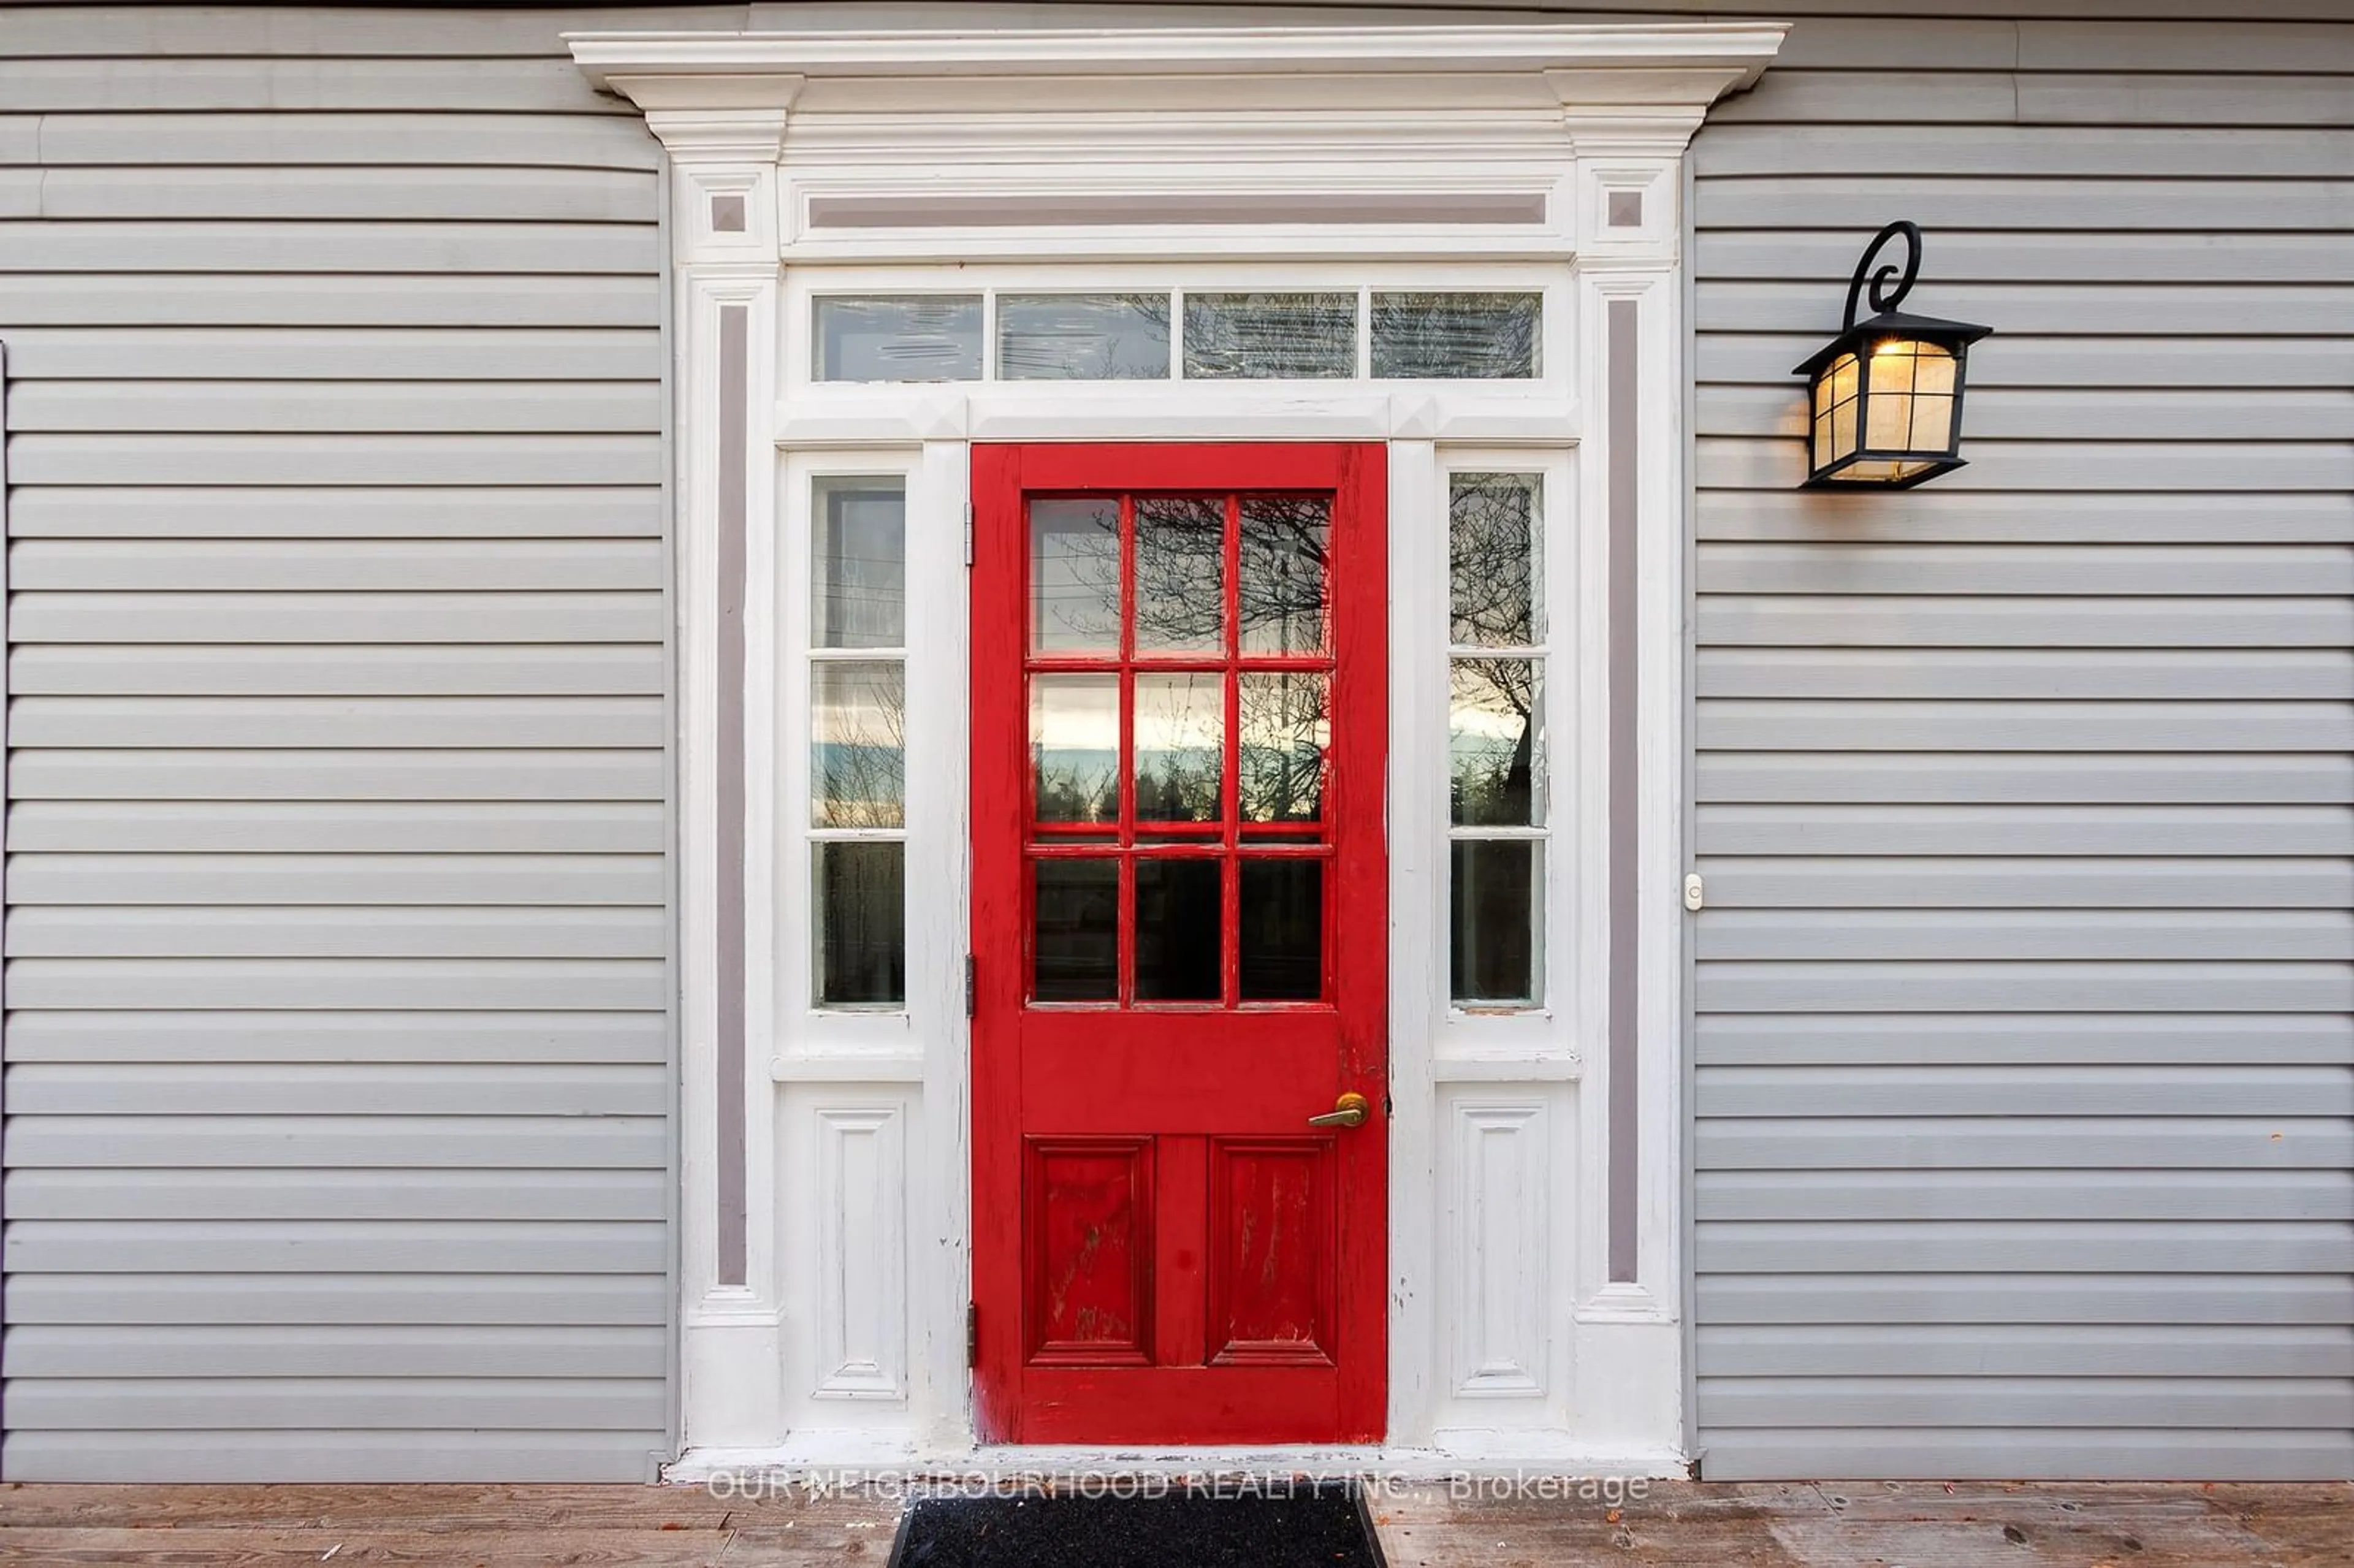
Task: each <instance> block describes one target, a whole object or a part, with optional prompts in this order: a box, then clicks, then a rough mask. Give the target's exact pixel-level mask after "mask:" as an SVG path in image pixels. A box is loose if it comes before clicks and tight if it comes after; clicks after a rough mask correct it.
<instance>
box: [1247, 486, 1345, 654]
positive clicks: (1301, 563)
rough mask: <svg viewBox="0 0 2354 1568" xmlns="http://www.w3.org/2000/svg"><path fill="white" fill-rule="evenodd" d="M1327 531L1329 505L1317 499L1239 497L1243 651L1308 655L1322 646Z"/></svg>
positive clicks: (1315, 496) (1306, 497)
mask: <svg viewBox="0 0 2354 1568" xmlns="http://www.w3.org/2000/svg"><path fill="white" fill-rule="evenodd" d="M1331 532H1332V503H1331V501H1330V500H1328V499H1326V498H1325V497H1323V496H1320V495H1298V496H1293V495H1247V496H1245V497H1244V498H1243V503H1242V577H1243V581H1242V618H1243V627H1242V642H1243V652H1246V653H1312V652H1317V651H1318V650H1320V649H1321V648H1322V647H1323V646H1324V572H1325V564H1326V559H1327V555H1326V552H1327V549H1328V546H1329V545H1330V543H1331Z"/></svg>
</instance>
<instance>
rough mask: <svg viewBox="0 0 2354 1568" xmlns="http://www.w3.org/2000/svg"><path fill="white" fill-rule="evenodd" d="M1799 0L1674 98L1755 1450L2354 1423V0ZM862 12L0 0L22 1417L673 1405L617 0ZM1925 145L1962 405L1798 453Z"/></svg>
mask: <svg viewBox="0 0 2354 1568" xmlns="http://www.w3.org/2000/svg"><path fill="white" fill-rule="evenodd" d="M1532 9H1535V7H1524V8H1522V10H1520V11H1519V12H1517V13H1514V12H1508V11H1503V10H1499V9H1493V8H1490V9H1486V10H1479V11H1475V10H1474V9H1473V8H1471V7H1449V6H1446V5H1425V6H1422V7H1419V8H1411V9H1410V8H1404V7H1389V8H1381V7H1373V6H1365V5H1338V6H1331V5H1328V6H1317V5H1306V6H1293V7H1288V8H1282V9H1276V8H1269V7H1251V8H1249V15H1251V16H1254V17H1256V18H1259V19H1266V20H1275V19H1292V18H1310V17H1322V18H1326V19H1341V18H1342V17H1344V16H1345V17H1346V18H1347V19H1351V20H1370V19H1378V20H1391V21H1413V20H1434V19H1441V18H1444V17H1448V16H1458V17H1459V16H1471V15H1481V16H1507V15H1521V16H1526V15H1527V14H1528V13H1529V11H1530V10H1532ZM1543 9H1545V10H1546V11H1547V12H1549V13H1550V14H1554V15H1564V16H1585V17H1588V18H1590V19H1591V18H1605V17H1618V18H1627V19H1634V18H1637V17H1639V16H1651V17H1657V16H1662V15H1669V16H1677V15H1688V14H1699V13H1701V12H1703V11H1707V12H1713V13H1717V14H1722V12H1723V7H1721V6H1713V5H1703V4H1702V0H1657V3H1655V4H1653V5H1649V6H1648V7H1646V6H1637V5H1625V6H1620V7H1617V8H1614V9H1608V10H1605V9H1602V8H1599V7H1593V6H1581V5H1552V6H1546V7H1543ZM1763 9H1765V10H1770V14H1772V15H1776V16H1796V17H1797V18H1798V22H1799V25H1798V26H1797V31H1796V32H1795V33H1794V34H1793V35H1792V37H1791V39H1790V42H1789V45H1788V47H1787V48H1786V49H1785V51H1784V54H1783V58H1782V61H1781V63H1780V64H1778V65H1777V66H1776V68H1775V69H1774V70H1773V71H1771V72H1769V73H1768V75H1767V77H1766V79H1765V83H1764V85H1763V86H1762V87H1761V88H1760V89H1759V90H1758V91H1757V92H1756V93H1755V94H1754V95H1753V96H1751V97H1750V98H1748V99H1746V100H1744V101H1738V102H1735V103H1732V104H1728V105H1726V106H1724V107H1723V109H1722V110H1720V111H1719V112H1718V114H1717V116H1716V117H1715V120H1714V121H1713V122H1712V124H1711V126H1710V127H1709V128H1708V129H1706V130H1705V131H1704V132H1702V136H1701V138H1700V141H1699V143H1697V146H1696V150H1695V160H1696V164H1697V168H1698V180H1697V185H1696V201H1697V219H1696V220H1697V225H1698V240H1697V243H1698V252H1697V257H1696V270H1697V272H1698V275H1699V282H1698V285H1697V289H1696V302H1697V309H1698V313H1699V325H1700V334H1699V338H1698V361H1697V369H1698V376H1699V380H1700V387H1699V391H1698V396H1697V408H1698V415H1699V422H1700V437H1699V441H1698V463H1699V482H1700V491H1699V494H1698V497H1697V503H1696V511H1695V518H1696V532H1697V535H1698V543H1697V546H1696V555H1695V571H1696V578H1697V582H1698V587H1699V593H1698V597H1697V602H1696V607H1695V609H1696V613H1697V626H1698V648H1697V652H1696V681H1697V686H1698V693H1699V697H1698V702H1697V706H1696V712H1695V715H1694V722H1695V726H1696V728H1695V734H1696V737H1697V745H1698V747H1699V750H1698V755H1697V759H1696V779H1697V793H1698V800H1699V804H1698V806H1697V810H1696V818H1695V832H1696V833H1697V840H1696V849H1697V852H1698V854H1699V857H1700V867H1701V869H1702V871H1703V872H1704V873H1705V874H1706V875H1707V878H1708V886H1709V901H1710V903H1709V909H1708V910H1707V912H1706V913H1704V914H1703V915H1702V916H1699V917H1698V919H1697V920H1696V922H1695V924H1694V927H1693V929H1694V933H1695V941H1696V944H1697V948H1698V961H1697V963H1696V967H1695V996H1696V1006H1697V1010H1698V1013H1697V1018H1696V1021H1695V1034H1694V1038H1695V1040H1696V1050H1697V1053H1698V1064H1697V1071H1696V1077H1695V1092H1696V1111H1697V1116H1696V1119H1695V1122H1694V1127H1693V1130H1694V1134H1695V1137H1694V1140H1693V1146H1692V1147H1693V1150H1694V1159H1695V1160H1696V1163H1697V1166H1698V1170H1697V1172H1696V1177H1695V1187H1694V1198H1695V1202H1696V1206H1697V1220H1696V1224H1695V1232H1694V1241H1695V1248H1696V1250H1695V1264H1696V1267H1697V1269H1698V1280H1697V1287H1696V1294H1695V1304H1696V1313H1697V1320H1698V1327H1697V1335H1696V1343H1697V1353H1698V1358H1699V1383H1698V1411H1697V1414H1698V1428H1697V1432H1696V1434H1695V1438H1694V1441H1695V1443H1696V1445H1698V1446H1701V1447H1702V1448H1703V1449H1704V1450H1705V1459H1704V1462H1705V1468H1706V1473H1708V1474H1710V1475H1712V1476H1719V1477H1739V1476H1756V1475H1772V1476H1790V1475H1815V1474H1829V1473H1845V1474H1850V1475H1859V1476H1862V1475H1895V1474H1931V1475H1961V1474H1970V1473H1978V1474H1997V1475H2031V1474H2108V1475H2156V1474H2166V1475H2179V1474H2203V1475H2216V1476H2221V1475H2264V1476H2282V1477H2285V1476H2301V1475H2338V1476H2342V1475H2347V1474H2349V1473H2354V1435H2349V1429H2354V1027H2349V1012H2354V981H2349V972H2354V971H2349V964H2354V723H2349V715H2350V714H2354V706H2349V703H2354V599H2349V594H2354V499H2349V492H2354V392H2349V388H2348V380H2349V358H2354V260H2349V259H2354V244H2349V240H2348V237H2347V231H2348V230H2349V227H2354V27H2349V26H2347V25H2345V24H2344V19H2343V18H2344V12H2343V7H2342V5H2339V4H2336V3H2334V0H2240V3H2235V4H2232V5H2229V6H2225V5H2221V4H2217V5H2205V6H2201V5H2192V4H2186V3H2177V0H2049V3H2044V4H2035V5H2028V4H2024V3H2023V0H1940V4H1938V5H1936V6H1935V10H1936V11H1937V12H1938V13H1939V16H1937V17H1936V18H1934V19H1922V20H1906V19H1902V18H1899V17H1897V16H1892V15H1888V14H1885V13H1890V12H1893V11H1895V10H1896V9H1897V7H1895V6H1893V5H1889V4H1887V3H1886V0H1880V4H1878V5H1876V6H1875V5H1873V4H1867V3H1865V0H1797V3H1795V4H1793V5H1787V6H1778V7H1771V8H1763ZM1875 9H1877V10H1878V11H1880V12H1881V13H1882V14H1881V15H1874V11H1875ZM2201 10H2204V11H2206V12H2208V13H2210V14H2212V15H2221V14H2222V13H2224V12H2227V11H2228V12H2229V14H2230V16H2231V18H2232V19H2231V20H2229V21H2199V20H2194V19H2188V18H2190V17H2192V16H2195V15H2196V14H2197V13H2199V12H2200V11H2201ZM854 14H856V8H855V7H853V6H849V5H754V6H750V7H746V6H741V5H738V6H733V7H704V8H684V7H682V8H675V9H655V10H641V11H636V12H630V13H611V12H607V13H570V14H567V13H564V12H560V11H546V10H539V11H481V12H467V11H450V12H436V13H429V14H419V13H404V12H398V11H393V10H376V9H345V10H331V9H312V8H292V7H289V8H282V9H274V10H255V9H234V8H232V9H199V8H195V7H187V8H177V7H149V8H140V7H111V6H84V5H75V6H58V7H39V6H29V7H20V8H7V9H0V339H5V343H6V345H7V352H8V355H9V371H10V375H11V376H12V377H13V378H15V381H16V387H15V392H14V396H13V398H12V402H11V420H12V429H13V433H12V436H11V440H10V444H9V449H8V456H9V461H10V464H11V474H10V478H11V482H12V483H13V484H14V485H15V486H16V488H15V489H14V491H13V493H12V496H11V512H10V526H11V530H12V534H13V536H14V543H13V546H12V555H11V568H12V571H13V573H14V578H13V583H12V587H13V588H14V589H15V592H16V599H15V601H14V609H13V614H12V620H11V631H12V633H13V639H14V646H13V647H12V649H11V662H10V680H11V685H10V690H11V693H12V694H13V698H14V703H15V707H14V719H13V724H14V727H13V732H12V734H11V736H10V738H11V741H12V743H13V745H14V747H16V750H15V753H14V756H13V759H12V767H11V770H10V782H11V801H12V816H11V820H10V834H9V840H8V842H9V848H10V850H11V851H12V853H13V856H14V859H13V861H12V865H11V877H10V883H9V891H10V895H11V899H12V906H11V908H10V910H9V916H8V926H7V935H8V952H9V955H10V969H9V974H8V979H9V993H8V1001H9V1003H10V1005H11V1006H12V1007H13V1008H14V1009H16V1011H15V1012H14V1013H13V1015H12V1017H11V1019H10V1028H9V1032H8V1036H7V1041H6V1051H7V1059H8V1063H9V1067H8V1079H7V1106H8V1110H9V1113H10V1117H11V1118H12V1119H11V1123H10V1126H9V1128H8V1134H9V1136H8V1139H7V1159H8V1162H9V1166H10V1170H9V1173H8V1187H7V1212H8V1214H9V1216H10V1228H9V1232H8V1236H7V1265H8V1268H9V1270H10V1275H9V1279H8V1290H7V1320H8V1325H9V1327H8V1330H7V1334H8V1337H7V1340H6V1347H5V1348H6V1363H7V1365H6V1370H7V1374H8V1377H9V1383H8V1386H7V1390H6V1393H7V1401H6V1420H7V1424H8V1426H9V1428H10V1431H9V1436H8V1437H7V1439H6V1446H5V1454H4V1455H0V1467H5V1473H6V1474H7V1475H8V1476H10V1477H12V1478H42V1477H71V1478H126V1479H159V1478H180V1477H270V1478H300V1477H321V1478H332V1477H344V1476H351V1477H374V1478H407V1477H429V1476H445V1475H465V1476H493V1477H504V1478H531V1477H541V1476H548V1477H559V1476H560V1477H567V1478H599V1477H612V1478H633V1477H637V1476H640V1475H642V1474H643V1473H644V1471H645V1466H646V1456H647V1454H648V1453H649V1452H650V1451H654V1450H659V1449H660V1448H661V1447H662V1446H663V1443H664V1442H665V1437H664V1435H663V1425H664V1421H665V1412H666V1391H665V1387H664V1382H663V1377H664V1369H665V1364H666V1363H665V1357H664V1340H663V1320H664V1315H665V1310H666V1308H665V1302H666V1298H667V1295H668V1291H669V1287H668V1285H667V1283H666V1280H665V1278H664V1275H663V1255H664V1237H663V1223H664V1221H663V1217H664V1215H665V1213H667V1211H668V1204H669V1199H668V1197H667V1191H668V1188H667V1183H666V1181H665V1178H664V1173H663V1158H664V1154H663V1150H664V1121H663V1118H664V1116H665V1114H666V1108H667V1106H668V1103H669V1102H668V1098H667V1093H666V1089H665V1074H666V1068H665V1065H664V1060H665V1057H664V1049H665V1047H664V1039H665V1024H666V1019H665V1012H664V1004H665V1001H666V999H667V997H668V995H669V994H670V991H669V985H668V981H667V979H666V975H665V971H664V953H665V950H666V937H665V931H666V928H667V927H666V919H665V910H664V908H663V886H664V878H663V850H664V838H663V807H662V802H663V796H664V790H665V779H667V777H668V766H669V764H668V758H667V757H666V755H665V753H664V750H663V734H664V726H663V709H662V692H663V631H664V627H665V626H666V624H667V619H666V615H665V612H664V608H663V599H662V583H663V565H662V563H663V549H664V545H663V538H662V533H661V530H662V527H663V521H662V509H661V503H660V495H659V492H658V481H659V437H658V430H659V428H660V418H661V409H660V383H659V375H660V366H661V347H660V344H659V343H658V341H657V323H658V321H659V319H660V308H661V306H660V291H659V284H658V280H657V277H656V245H657V234H656V229H655V226H654V225H655V216H656V205H655V187H654V175H653V168H654V151H653V147H652V143H651V142H650V141H649V140H648V139H647V138H646V136H645V134H644V132H643V131H642V128H641V127H640V126H639V125H637V124H636V122H634V120H633V118H632V117H631V116H629V115H628V114H626V113H621V112H617V111H614V109H613V108H612V106H610V105H607V104H604V103H601V102H600V101H598V100H597V99H595V98H594V97H593V96H592V95H590V94H589V93H588V92H587V91H586V90H585V89H583V88H582V87H581V85H580V83H579V81H578V77H577V75H576V74H575V73H574V72H573V70H572V69H571V67H570V66H569V64H568V63H567V62H566V61H565V60H564V59H563V58H562V53H561V48H560V46H559V45H558V44H557V34H558V33H559V32H560V31H562V30H563V29H564V28H566V27H568V26H711V27H736V26H746V25H751V26H793V25H811V24H817V23H822V22H826V21H829V20H841V19H844V18H848V17H850V16H854ZM873 15H876V16H887V18H888V20H889V22H890V23H891V24H892V25H921V24H923V23H924V22H926V21H927V20H929V21H931V22H935V23H938V22H945V21H947V20H949V19H951V18H955V19H959V20H971V19H1002V20H1011V21H1019V20H1023V19H1028V20H1033V21H1034V20H1038V19H1054V20H1080V19H1097V18H1106V17H1120V18H1126V19H1134V20H1139V21H1143V20H1151V19H1158V18H1166V19H1182V18H1183V17H1184V16H1193V17H1204V16H1222V17H1223V19H1228V20H1231V19H1233V17H1234V16H1235V15H1237V13H1236V12H1234V11H1227V12H1225V13H1219V12H1215V11H1213V10H1209V9H1207V8H1196V9H1194V10H1193V11H1191V12H1188V13H1180V12H1175V11H1153V10H1150V9H1148V8H1146V7H1141V6H1108V5H1093V6H1067V7H1056V8H1051V9H1050V8H1047V7H1042V6H1020V7H1013V8H1010V9H1002V8H984V7H980V6H957V7H953V8H950V7H948V6H945V5H941V6H935V7H931V8H929V9H925V8H921V7H910V6H905V5H900V6H892V7H888V8H886V10H885V11H884V12H881V13H874V14H873ZM2020 15H2025V16H2028V19H2025V20H2015V19H2012V18H2013V17H2014V16H2020ZM1898 216H1908V217H1914V218H1916V219H1918V220H1920V221H1921V222H1923V223H1924V224H1925V225H1926V226H1927V227H1928V228H1929V229H1930V248H1929V254H1928V267H1927V271H1926V274H1925V281H1924V283H1923V285H1922V289H1921V291H1920V292H1919V293H1918V294H1917V295H1916V296H1915V299H1914V304H1915V305H1916V306H1917V307H1918V308H1921V309H1924V310H1927V311H1930V312H1933V313H1945V314H1953V315H1959V316H1965V317H1969V318H1972V319H1976V320H1980V321H1985V322H1988V323H1992V324H1994V325H1995V326H1996V327H1997V328H1999V331H2000V333H2001V334H2002V335H2000V336H1999V337H1997V338H1995V339H1992V340H1990V341H1989V342H1988V344H1986V345H1985V347H1984V348H1983V349H1982V350H1981V351H1980V353H1979V355H1978V376H1977V382H1978V386H1979V387H1981V388H1982V389H1983V390H1982V391H1981V392H1979V393H1978V394H1977V395H1975V396H1974V397H1973V401H1972V406H1971V410H1970V420H1969V423H1970V429H1971V431H1972V438H1973V439H1972V441H1971V456H1972V457H1973V459H1974V460H1975V461H1974V464H1973V466H1972V467H1971V468H1969V469H1967V470H1965V471H1962V472H1961V473H1959V474H1956V475H1954V476H1952V477H1950V478H1948V479H1946V480H1944V481H1942V482H1939V483H1938V484H1937V485H1936V486H1935V487H1934V488H1933V489H1931V490H1928V491H1924V492H1919V493H1914V494H1912V495H1909V496H1903V497H1880V498H1873V499H1871V500H1867V501H1863V502H1860V503H1852V504H1845V505H1830V504H1826V503H1819V502H1813V501H1808V500H1806V499H1804V498H1801V497H1799V496H1797V495H1796V494H1794V493H1792V492H1791V491H1790V489H1789V485H1790V484H1791V483H1792V482H1793V481H1794V480H1795V479H1796V477H1797V446H1796V443H1795V441H1794V440H1792V439H1791V438H1792V436H1793V435H1794V433H1795V429H1796V427H1795V424H1794V423H1793V417H1794V413H1795V402H1794V400H1793V394H1792V385H1793V384H1792V383H1791V382H1790V380H1789V378H1788V377H1787V375H1786V372H1787V369H1788V367H1789V366H1791V365H1792V364H1795V363H1796V362H1797V359H1798V358H1799V357H1800V356H1801V355H1803V354H1804V353H1805V352H1806V351H1807V350H1808V348H1810V347H1811V346H1813V345H1814V344H1816V343H1817V342H1819V340H1820V339H1821V338H1823V337H1824V336H1826V335H1828V334H1829V332H1830V331H1831V330H1832V328H1833V327H1834V326H1835V324H1836V321H1835V317H1836V313H1837V310H1838V305H1839V291H1840V287H1841V285H1842V284H1843V282H1844V280H1845V277H1846V274H1847V271H1848V269H1849V268H1850V266H1851V265H1852V263H1853V260H1854V258H1855V255H1856V252H1857V250H1858V249H1860V246H1861V241H1862V239H1863V238H1864V237H1865V236H1866V235H1868V233H1869V232H1870V231H1871V230H1872V228H1876V227H1877V226H1878V225H1879V224H1880V223H1882V222H1883V221H1885V220H1886V219H1887V218H1890V217H1898Z"/></svg>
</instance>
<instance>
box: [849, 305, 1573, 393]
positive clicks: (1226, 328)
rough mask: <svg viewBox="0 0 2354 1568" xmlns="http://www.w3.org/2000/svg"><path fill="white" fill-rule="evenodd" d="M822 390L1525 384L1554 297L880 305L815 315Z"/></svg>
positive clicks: (1536, 367) (1536, 361)
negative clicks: (914, 384) (834, 385)
mask: <svg viewBox="0 0 2354 1568" xmlns="http://www.w3.org/2000/svg"><path fill="white" fill-rule="evenodd" d="M812 311H813V316H812V322H811V326H812V332H811V338H812V342H813V344H814V353H813V355H812V365H811V374H812V376H813V377H814V378H815V379H816V380H819V381H867V382H875V381H886V382H887V381H981V380H995V381H1165V380H1170V379H1179V380H1188V381H1216V380H1305V381H1329V380H1348V379H1353V378H1363V377H1373V378H1375V379H1384V380H1440V381H1461V380H1505V381H1525V380H1531V379H1533V378H1535V377H1537V376H1539V375H1541V374H1542V372H1543V337H1544V331H1543V328H1544V301H1543V294H1542V293H1541V292H1537V291H1500V290H1458V291H1431V290H1377V289H1371V288H1354V289H1339V290H1334V289H1312V288H1311V289H1298V290H1254V291H1235V290H1216V289H1210V290H1180V291H1173V292H1172V291H1166V290H1163V291H1154V292H1130V293H1076V292H1071V293H1046V292H1030V291H1011V290H1009V291H984V292H980V293H917V292H906V293H873V294H841V295H821V296H819V297H818V298H816V299H815V300H814V301H813V302H812Z"/></svg>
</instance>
